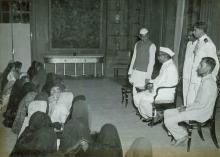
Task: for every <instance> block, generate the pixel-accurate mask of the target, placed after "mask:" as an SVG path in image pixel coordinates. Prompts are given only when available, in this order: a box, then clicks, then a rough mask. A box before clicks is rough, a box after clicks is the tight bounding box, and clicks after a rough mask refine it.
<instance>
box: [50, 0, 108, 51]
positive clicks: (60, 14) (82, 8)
mask: <svg viewBox="0 0 220 157" xmlns="http://www.w3.org/2000/svg"><path fill="white" fill-rule="evenodd" d="M103 14H104V11H103V1H102V0H50V2H49V40H50V50H91V49H93V50H98V49H102V48H103V44H104V42H103V38H105V33H104V31H103V26H104V24H103ZM104 28H105V27H104Z"/></svg>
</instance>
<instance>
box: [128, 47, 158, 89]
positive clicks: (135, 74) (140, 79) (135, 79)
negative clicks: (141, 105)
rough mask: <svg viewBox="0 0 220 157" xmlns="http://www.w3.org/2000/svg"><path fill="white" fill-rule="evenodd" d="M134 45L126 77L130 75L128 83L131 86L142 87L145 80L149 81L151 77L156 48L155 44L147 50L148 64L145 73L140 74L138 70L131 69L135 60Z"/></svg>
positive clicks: (135, 51)
mask: <svg viewBox="0 0 220 157" xmlns="http://www.w3.org/2000/svg"><path fill="white" fill-rule="evenodd" d="M136 45H137V44H135V47H134V53H133V56H132V59H131V64H130V67H129V70H128V75H131V76H130V78H129V82H130V83H131V84H133V86H135V87H143V86H144V85H145V79H151V75H152V72H153V67H154V63H155V53H156V46H155V44H151V46H150V49H149V63H148V67H147V72H142V71H139V70H135V69H133V66H134V62H135V59H136V54H137V50H136Z"/></svg>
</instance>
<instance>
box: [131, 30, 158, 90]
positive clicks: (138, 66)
mask: <svg viewBox="0 0 220 157" xmlns="http://www.w3.org/2000/svg"><path fill="white" fill-rule="evenodd" d="M139 37H140V39H141V40H140V41H138V42H137V43H136V44H135V47H134V53H133V56H132V60H131V64H130V67H129V71H128V76H129V82H130V83H131V84H132V85H133V89H135V87H140V88H143V87H144V86H145V83H146V82H148V81H149V80H150V79H151V75H152V72H153V67H154V63H155V52H156V46H155V44H154V43H152V42H151V41H150V40H149V39H148V30H147V29H146V28H142V29H141V30H140V35H139ZM133 92H135V90H133Z"/></svg>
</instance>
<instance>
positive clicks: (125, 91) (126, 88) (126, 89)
mask: <svg viewBox="0 0 220 157" xmlns="http://www.w3.org/2000/svg"><path fill="white" fill-rule="evenodd" d="M129 94H131V95H132V85H131V84H130V83H129V82H128V81H126V84H125V85H122V87H121V96H122V100H121V103H124V100H125V107H127V105H128V95H129Z"/></svg>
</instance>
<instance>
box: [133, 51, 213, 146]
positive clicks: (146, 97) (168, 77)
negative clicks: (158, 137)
mask: <svg viewBox="0 0 220 157" xmlns="http://www.w3.org/2000/svg"><path fill="white" fill-rule="evenodd" d="M173 56H174V53H173V52H172V51H171V50H170V49H169V48H165V47H160V52H159V55H158V60H159V61H160V62H161V63H162V67H161V69H160V73H159V75H158V76H157V77H156V78H155V79H153V80H150V81H149V83H148V84H147V85H146V86H145V87H144V89H141V88H143V87H138V86H133V100H134V105H135V106H136V108H137V110H138V112H139V114H140V115H141V117H143V119H144V120H143V121H145V122H151V123H149V124H150V125H154V124H157V123H158V122H161V121H162V118H164V124H165V126H166V128H167V129H168V131H169V134H170V133H171V135H172V136H173V137H174V139H175V140H176V142H175V145H179V144H180V143H182V142H185V140H186V139H187V138H188V136H187V135H188V134H187V131H186V129H185V128H184V127H182V126H179V125H178V123H179V122H181V121H188V120H196V121H199V122H205V121H207V120H208V119H209V118H210V117H211V116H212V113H213V109H214V105H215V100H216V97H217V84H216V78H215V76H213V74H212V72H213V70H214V69H215V67H216V61H215V59H214V58H212V57H204V58H202V59H201V62H200V64H199V66H198V67H197V74H198V76H199V77H201V84H200V86H199V89H198V92H197V95H196V97H195V100H194V102H192V103H191V104H188V105H187V106H181V107H178V108H175V109H168V110H165V111H164V117H161V115H160V113H159V112H158V113H156V118H154V122H152V116H153V113H152V111H153V110H152V104H153V101H154V98H155V95H156V90H157V89H158V88H159V87H172V86H176V85H177V84H178V72H177V68H176V66H175V64H174V63H173V60H172V57H173ZM132 81H133V80H132V79H131V78H130V82H131V83H132V84H134V82H132ZM174 95H175V88H170V89H161V90H159V92H158V95H157V97H156V101H161V102H169V101H173V100H174ZM152 123H153V124H152Z"/></svg>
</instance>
